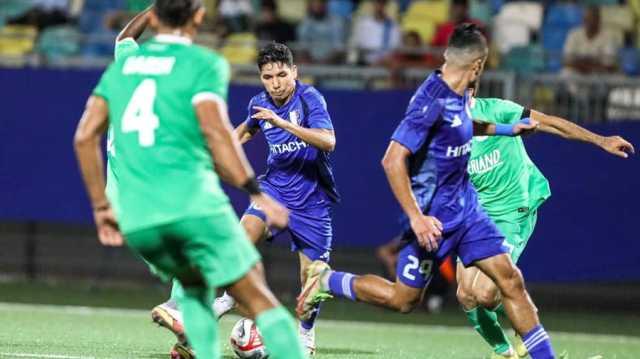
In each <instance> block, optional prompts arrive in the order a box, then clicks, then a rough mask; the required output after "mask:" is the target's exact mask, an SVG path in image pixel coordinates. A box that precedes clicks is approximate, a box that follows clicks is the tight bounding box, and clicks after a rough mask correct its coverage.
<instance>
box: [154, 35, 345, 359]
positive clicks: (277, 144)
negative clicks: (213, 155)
mask: <svg viewBox="0 0 640 359" xmlns="http://www.w3.org/2000/svg"><path fill="white" fill-rule="evenodd" d="M257 63H258V68H259V70H260V79H261V81H262V84H263V85H264V88H265V90H264V91H262V92H260V93H259V94H258V95H256V96H255V97H253V98H252V99H251V101H250V102H249V106H248V116H247V119H246V120H245V121H244V122H243V123H242V124H241V125H239V126H238V127H237V128H236V130H235V132H236V134H237V136H238V138H239V139H240V142H241V143H243V144H244V143H246V142H247V141H249V140H250V139H251V138H252V137H253V136H254V135H255V134H256V133H257V132H258V131H262V132H263V133H264V136H265V139H266V141H267V144H268V145H269V157H268V160H267V172H266V173H265V174H264V175H262V176H261V177H260V178H259V181H260V187H261V189H262V191H264V192H265V193H267V194H269V195H270V196H272V197H273V198H274V199H276V200H277V201H278V202H280V203H282V204H284V205H285V206H286V207H287V209H288V210H289V211H290V217H289V226H288V228H286V229H285V230H284V231H283V230H280V231H278V232H274V233H271V231H270V229H269V228H268V226H267V221H266V217H265V213H264V212H263V211H262V209H261V208H260V207H258V206H256V205H255V204H253V203H252V204H250V205H249V208H247V210H246V211H245V213H244V215H243V216H242V219H241V223H242V225H243V227H244V229H245V230H246V231H247V233H248V235H249V238H250V239H251V240H252V241H253V242H254V243H256V242H258V241H260V240H262V239H265V238H267V237H269V236H277V235H279V234H281V233H282V232H285V231H286V232H288V233H289V235H290V237H291V249H292V250H293V251H296V252H297V253H298V256H299V259H300V276H301V283H305V281H306V273H307V269H308V266H309V264H310V263H312V262H313V261H321V262H325V263H326V262H328V261H329V257H330V252H331V242H332V236H333V229H332V219H331V209H332V206H333V205H334V204H335V203H336V202H338V201H339V194H338V191H337V190H336V185H335V181H334V177H333V173H332V169H331V164H330V162H329V153H330V152H332V151H333V150H334V148H335V145H336V138H335V134H334V131H333V125H332V123H331V117H330V116H329V112H328V111H327V103H326V102H325V100H324V97H323V96H322V95H321V94H320V92H318V90H316V89H315V88H314V87H312V86H309V85H305V84H303V83H301V82H299V81H298V80H297V77H298V73H297V68H296V66H295V65H294V63H293V55H292V53H291V50H290V49H289V48H288V47H287V46H285V45H283V44H279V43H271V44H269V45H267V46H266V47H264V48H263V49H262V50H261V51H260V53H259V55H258V61H257ZM234 306H235V300H234V299H233V298H232V297H231V296H230V295H228V294H227V293H225V294H224V295H223V296H222V297H220V298H218V299H216V301H215V303H214V310H215V312H216V314H217V315H218V317H220V316H222V315H224V314H225V313H227V312H228V311H230V310H231V309H232V308H234ZM238 309H239V310H240V311H241V312H243V308H238ZM154 310H155V311H157V312H158V315H161V317H164V318H167V320H165V322H164V323H162V325H163V326H165V327H167V328H168V329H170V330H172V331H173V332H174V333H175V334H176V335H177V336H178V337H179V338H180V336H179V335H180V332H181V330H182V328H181V325H179V324H180V322H181V318H180V317H181V316H180V314H179V312H177V311H176V308H175V306H173V305H172V303H165V304H163V305H161V306H159V307H156V309H154ZM318 310H319V305H316V306H315V307H314V310H313V313H312V314H310V315H309V316H308V317H307V318H306V319H305V320H302V321H301V322H300V326H299V332H300V338H301V340H302V342H303V344H304V346H305V347H306V350H307V352H308V353H309V354H311V355H313V354H314V353H315V350H316V345H315V330H314V324H315V319H316V317H317V314H318ZM167 315H168V316H170V318H169V317H167ZM176 325H177V326H176ZM176 329H177V330H176Z"/></svg>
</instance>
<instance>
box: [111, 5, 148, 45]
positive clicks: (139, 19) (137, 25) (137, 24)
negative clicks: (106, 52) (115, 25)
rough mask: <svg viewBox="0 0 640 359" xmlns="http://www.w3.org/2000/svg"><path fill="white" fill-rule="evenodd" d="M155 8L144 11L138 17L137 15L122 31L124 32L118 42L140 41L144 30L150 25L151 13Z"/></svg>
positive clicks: (117, 39)
mask: <svg viewBox="0 0 640 359" xmlns="http://www.w3.org/2000/svg"><path fill="white" fill-rule="evenodd" d="M152 8H153V5H152V6H149V7H148V8H147V9H146V10H144V11H142V12H141V13H139V14H138V15H136V16H135V17H134V18H133V19H131V21H129V23H128V24H127V25H126V26H125V27H124V29H122V31H121V32H120V33H119V34H118V37H117V38H116V41H122V40H124V39H129V38H131V39H134V40H138V38H140V36H141V35H142V33H143V32H144V30H145V29H146V28H147V26H148V25H149V12H150V11H151V9H152Z"/></svg>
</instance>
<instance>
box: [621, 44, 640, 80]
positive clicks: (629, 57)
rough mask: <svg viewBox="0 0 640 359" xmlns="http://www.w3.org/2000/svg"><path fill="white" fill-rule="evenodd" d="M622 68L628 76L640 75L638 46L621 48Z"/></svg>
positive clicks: (639, 51)
mask: <svg viewBox="0 0 640 359" xmlns="http://www.w3.org/2000/svg"><path fill="white" fill-rule="evenodd" d="M620 68H621V69H622V72H624V73H625V74H626V75H628V76H638V75H640V50H639V49H637V48H624V49H622V50H620Z"/></svg>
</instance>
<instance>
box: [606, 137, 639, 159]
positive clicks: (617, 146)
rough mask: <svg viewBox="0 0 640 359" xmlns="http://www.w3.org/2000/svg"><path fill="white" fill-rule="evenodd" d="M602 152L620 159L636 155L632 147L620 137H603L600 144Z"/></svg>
mask: <svg viewBox="0 0 640 359" xmlns="http://www.w3.org/2000/svg"><path fill="white" fill-rule="evenodd" d="M600 147H602V149H603V150H605V151H607V152H609V153H611V154H612V155H616V156H618V157H622V158H628V157H629V154H634V153H636V150H635V148H633V145H632V144H630V143H629V142H627V141H626V140H625V139H624V138H622V137H620V136H609V137H605V138H604V140H603V141H602V143H601V144H600Z"/></svg>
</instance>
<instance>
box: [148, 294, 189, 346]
mask: <svg viewBox="0 0 640 359" xmlns="http://www.w3.org/2000/svg"><path fill="white" fill-rule="evenodd" d="M172 312H173V313H172ZM176 312H177V311H176V310H174V309H171V308H169V307H168V306H167V305H166V304H160V305H158V306H156V307H155V308H153V310H151V319H152V320H153V322H154V323H156V324H158V325H159V326H161V327H164V328H166V329H168V330H170V331H171V332H172V333H173V334H174V335H175V336H176V338H177V339H178V343H180V344H182V345H185V346H186V345H187V337H186V336H185V334H184V326H183V325H182V322H181V321H180V319H179V318H177V317H178V315H177V314H176Z"/></svg>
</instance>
